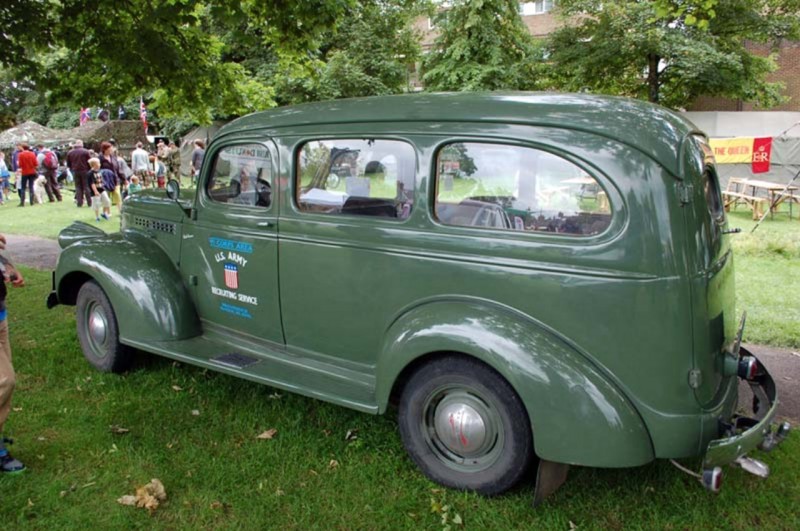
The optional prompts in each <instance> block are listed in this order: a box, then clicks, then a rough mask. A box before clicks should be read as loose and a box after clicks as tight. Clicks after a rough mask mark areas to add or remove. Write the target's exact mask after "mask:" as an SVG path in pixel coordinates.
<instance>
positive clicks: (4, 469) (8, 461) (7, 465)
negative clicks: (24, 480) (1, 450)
mask: <svg viewBox="0 0 800 531" xmlns="http://www.w3.org/2000/svg"><path fill="white" fill-rule="evenodd" d="M24 470H25V465H24V464H23V463H22V461H20V460H19V459H14V458H13V457H11V454H9V453H8V452H6V455H3V456H0V473H6V474H19V473H20V472H23V471H24Z"/></svg>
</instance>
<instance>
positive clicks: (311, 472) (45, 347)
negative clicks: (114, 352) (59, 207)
mask: <svg viewBox="0 0 800 531" xmlns="http://www.w3.org/2000/svg"><path fill="white" fill-rule="evenodd" d="M23 272H24V274H25V276H26V278H27V281H28V286H27V287H25V288H23V289H18V290H17V289H15V290H11V291H10V293H9V300H8V305H9V312H10V316H9V319H10V321H9V324H10V330H11V337H12V345H13V351H14V360H15V365H16V368H17V373H18V376H17V377H18V388H17V393H16V395H15V398H14V404H13V406H14V408H15V409H14V411H13V412H12V414H11V418H10V421H9V423H8V425H7V434H8V435H12V436H14V437H15V438H16V439H17V441H18V442H17V444H16V445H15V447H14V449H15V454H16V455H17V456H18V457H19V458H21V459H23V460H24V461H25V462H26V463H27V464H28V466H29V470H28V471H27V472H26V473H25V474H23V475H19V476H4V477H0V498H2V502H1V503H0V522H2V523H3V524H4V527H5V528H7V529H13V528H31V529H33V528H35V529H83V528H92V529H120V528H126V529H128V528H129V529H152V528H166V529H198V528H203V529H212V528H236V529H264V528H270V529H283V528H295V529H304V528H325V529H329V528H340V529H375V528H384V529H385V528H401V529H420V528H423V529H443V528H444V526H443V525H442V521H443V515H444V514H446V515H447V519H448V523H450V524H452V520H453V518H454V517H455V515H456V514H457V515H459V517H460V519H461V520H462V521H463V524H462V525H453V527H452V528H453V529H459V528H461V527H463V528H465V529H467V528H469V529H516V528H527V529H532V528H539V527H542V528H552V529H570V526H571V523H574V524H575V525H577V526H578V527H579V528H623V527H630V528H679V529H686V528H705V529H711V528H755V527H759V528H767V529H769V528H782V529H798V528H800V511H798V507H800V475H798V474H797V470H800V436H798V435H797V434H796V433H793V434H792V436H791V437H790V438H789V440H788V441H786V443H784V445H783V446H781V447H780V448H779V449H777V450H775V451H774V452H772V453H771V454H762V455H763V458H764V459H765V461H766V462H767V463H768V464H769V465H770V467H771V468H772V471H773V473H772V476H771V477H770V478H769V479H768V480H766V481H763V480H760V479H758V478H755V477H753V476H751V475H749V474H746V473H744V472H742V471H741V470H738V469H729V470H727V471H726V481H725V483H726V484H725V487H724V488H723V490H722V492H721V493H720V494H719V495H718V496H714V495H711V494H707V493H706V492H705V491H704V490H703V489H702V488H701V487H700V486H699V485H698V484H697V483H696V482H695V480H693V479H692V478H690V477H688V476H686V475H684V474H682V473H681V472H679V471H678V470H676V469H674V468H673V467H672V466H671V465H670V464H669V463H666V462H659V463H655V464H652V465H649V466H645V467H641V468H638V469H632V470H624V471H623V470H600V469H582V468H573V469H572V471H571V472H570V479H569V480H568V482H567V483H566V484H565V485H564V486H563V487H562V489H561V490H560V491H558V492H557V493H556V495H555V496H554V497H553V498H552V499H551V501H550V502H549V503H548V504H546V505H545V506H543V507H541V508H539V509H537V510H533V509H531V507H530V491H531V486H530V485H525V486H524V487H522V488H521V489H520V490H518V491H516V492H513V493H511V494H509V495H506V496H502V497H500V498H496V499H485V498H481V497H479V496H476V495H473V494H466V493H460V492H455V491H451V490H446V489H441V488H439V487H437V486H436V485H434V484H433V483H431V482H429V481H428V480H426V479H425V478H424V477H423V476H422V475H421V474H420V473H419V472H418V471H417V470H416V469H415V467H414V465H413V464H412V462H411V461H410V459H409V458H408V457H406V454H405V451H404V450H403V448H402V445H401V442H400V439H399V436H398V433H397V427H396V424H395V421H394V418H393V416H392V415H388V416H386V417H373V416H370V415H366V414H361V413H356V412H352V411H349V410H346V409H344V408H340V407H336V406H332V405H328V404H326V403H323V402H319V401H315V400H312V399H308V398H303V397H300V396H295V395H291V394H288V393H284V392H276V391H275V390H274V389H271V388H269V387H266V386H262V385H258V384H254V383H250V382H247V381H244V380H239V379H236V378H233V377H229V376H224V375H221V374H217V373H213V372H208V371H205V370H202V369H198V368H194V367H192V366H188V365H182V364H178V363H173V362H171V361H167V360H165V359H161V358H155V357H149V356H143V359H142V361H141V362H140V363H139V365H138V366H137V368H136V369H134V370H133V371H131V372H129V373H127V374H125V375H123V376H117V375H109V374H101V373H97V372H95V371H94V370H93V369H92V368H90V366H89V365H88V363H86V362H85V361H84V360H83V358H82V355H81V353H80V349H79V346H78V341H77V338H76V334H75V321H74V313H73V309H72V308H67V307H57V308H55V309H54V310H50V311H48V310H46V309H45V308H44V299H45V295H46V293H47V291H48V290H49V282H50V279H49V274H48V273H47V272H43V271H33V270H29V269H23ZM193 410H196V412H197V413H198V414H197V415H195V414H193ZM111 426H116V427H121V428H125V429H128V430H130V431H129V432H128V433H126V434H116V433H113V432H112V429H111V428H110V427H111ZM268 429H276V430H277V435H276V436H275V437H274V438H273V439H272V440H259V439H257V438H256V436H257V435H258V434H260V433H262V432H264V431H265V430H268ZM353 430H357V431H355V432H354V433H355V434H356V438H355V439H350V440H346V434H347V433H348V432H349V431H353ZM151 478H158V479H160V480H161V481H162V482H163V484H164V486H165V488H166V491H167V494H168V496H169V499H168V500H167V501H166V502H165V503H164V504H163V505H162V506H161V507H159V508H158V509H157V510H156V511H155V512H154V514H152V515H149V514H148V513H147V512H146V511H145V510H143V509H136V508H132V507H125V506H122V505H119V504H118V503H117V502H116V500H117V498H119V497H120V496H122V495H125V494H133V493H134V491H135V489H136V487H138V486H141V485H144V484H145V483H147V482H148V481H150V479H151Z"/></svg>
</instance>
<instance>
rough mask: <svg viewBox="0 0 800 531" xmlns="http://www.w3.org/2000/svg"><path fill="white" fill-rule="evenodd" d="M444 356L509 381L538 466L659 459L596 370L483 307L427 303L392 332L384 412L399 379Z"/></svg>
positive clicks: (631, 412)
mask: <svg viewBox="0 0 800 531" xmlns="http://www.w3.org/2000/svg"><path fill="white" fill-rule="evenodd" d="M439 352H460V353H463V354H467V355H470V356H473V357H475V358H478V359H480V360H482V361H483V362H485V363H486V364H488V365H489V366H491V367H493V368H494V369H495V370H496V371H498V372H499V373H500V374H502V375H503V377H505V378H506V379H507V380H508V381H509V383H510V384H511V385H512V386H513V387H514V389H515V390H516V391H517V393H518V394H519V396H520V398H521V399H522V401H523V403H524V404H525V407H526V408H527V411H528V415H529V417H530V422H531V426H532V428H533V433H534V446H535V449H536V454H537V455H538V456H539V457H540V458H541V459H545V460H548V461H554V462H558V463H569V464H575V465H584V466H594V467H623V466H638V465H642V464H644V463H648V462H650V461H652V460H653V458H654V454H653V446H652V443H651V440H650V436H649V434H648V431H647V429H646V427H645V425H644V422H643V421H642V419H641V417H640V416H639V414H638V412H637V411H636V409H635V408H634V407H633V405H632V404H631V403H630V401H629V400H628V399H627V398H626V397H625V396H624V395H623V394H622V392H620V390H619V389H618V388H617V387H616V386H615V385H614V384H612V383H611V382H610V381H609V380H608V378H607V377H605V376H604V375H603V373H602V372H601V371H600V370H599V369H598V368H597V367H596V366H595V365H594V364H592V363H591V362H590V361H589V360H588V359H587V358H586V357H585V356H584V355H582V354H580V353H579V352H578V351H577V350H576V349H575V348H573V347H572V346H570V345H569V344H568V343H567V342H566V341H564V340H563V339H560V338H559V337H558V336H556V335H555V334H554V333H552V332H550V331H548V330H547V329H545V328H544V327H543V326H542V325H540V324H539V323H537V322H535V321H534V320H532V319H530V318H528V317H526V316H524V315H522V314H520V313H518V312H516V311H515V310H512V309H510V308H506V307H502V306H499V305H495V304H493V303H487V302H484V301H475V300H449V301H435V302H428V303H425V304H423V305H420V306H417V307H415V308H413V309H411V310H409V311H407V312H406V313H404V314H403V315H402V316H401V317H400V318H399V319H397V320H396V321H395V322H394V323H393V324H392V326H391V327H390V329H389V330H388V332H387V335H386V341H385V343H384V345H383V349H382V351H381V355H380V358H379V360H378V366H377V388H376V398H377V401H378V405H379V407H380V409H381V411H383V410H385V409H386V407H387V404H388V400H389V396H390V394H391V392H392V388H393V386H394V383H395V382H396V381H397V379H398V377H399V376H400V375H401V373H402V371H403V370H404V369H405V368H406V367H408V366H409V365H410V364H411V363H413V362H414V361H415V360H419V359H421V358H422V357H423V356H426V355H429V354H431V353H439Z"/></svg>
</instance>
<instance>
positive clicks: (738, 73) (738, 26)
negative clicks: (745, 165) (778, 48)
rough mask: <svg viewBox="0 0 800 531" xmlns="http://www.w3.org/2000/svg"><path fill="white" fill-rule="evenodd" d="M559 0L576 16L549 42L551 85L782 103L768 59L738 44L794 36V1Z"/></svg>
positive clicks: (671, 99) (799, 31)
mask: <svg viewBox="0 0 800 531" xmlns="http://www.w3.org/2000/svg"><path fill="white" fill-rule="evenodd" d="M558 5H559V10H560V13H561V15H563V16H564V17H565V18H567V19H568V20H573V21H574V20H577V22H573V23H567V24H566V25H565V26H564V27H563V28H562V29H560V30H558V31H556V32H554V33H553V34H551V36H550V38H549V40H548V47H549V52H550V55H549V58H550V61H552V69H551V79H550V80H549V82H550V84H551V85H552V86H554V87H558V88H560V89H564V90H573V91H580V90H589V91H592V92H598V93H606V94H619V95H625V96H631V97H637V98H642V99H649V100H650V101H653V102H658V103H661V104H663V105H666V106H669V107H685V106H688V105H689V104H691V102H692V101H693V100H694V99H696V98H697V97H698V96H700V95H708V96H724V97H729V98H735V99H742V100H745V101H749V102H753V103H755V104H757V105H759V106H762V107H770V106H773V105H776V104H779V103H781V102H782V101H783V97H782V96H781V90H782V88H783V87H782V85H781V84H779V83H771V82H768V81H767V80H766V76H767V74H769V73H770V72H772V71H774V70H775V68H776V65H775V62H774V60H773V59H772V58H771V57H761V56H757V55H754V54H753V53H751V52H750V51H748V50H747V49H746V48H745V42H755V43H767V44H774V43H776V42H778V40H780V39H784V38H788V39H796V38H798V37H800V18H798V17H797V16H796V14H797V12H798V8H800V2H798V1H797V0H718V1H716V2H713V1H706V2H703V1H697V0H693V1H686V2H683V1H647V2H642V1H639V0H624V1H621V2H601V1H599V0H562V1H561V2H559V4H558ZM576 17H577V18H576ZM703 21H704V22H703ZM701 22H702V23H701Z"/></svg>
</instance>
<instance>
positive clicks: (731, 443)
mask: <svg viewBox="0 0 800 531" xmlns="http://www.w3.org/2000/svg"><path fill="white" fill-rule="evenodd" d="M741 350H742V354H743V355H747V356H752V354H751V353H750V352H748V351H746V350H745V349H744V348H742V349H741ZM748 383H749V384H750V387H751V389H752V390H753V394H754V399H753V408H752V410H753V416H752V417H745V416H741V415H734V416H733V417H732V418H731V419H730V420H729V421H727V422H724V423H722V426H721V430H720V431H721V432H722V433H724V434H725V437H723V438H720V439H715V440H713V441H711V442H710V443H708V447H707V448H706V451H705V454H704V456H703V468H704V469H711V468H713V467H716V466H721V465H725V464H729V463H733V462H735V461H736V460H737V459H739V458H740V457H742V456H744V455H745V454H747V453H748V452H751V451H753V450H755V449H756V448H760V449H762V450H767V451H769V450H771V449H772V448H774V447H775V446H776V445H777V444H779V443H780V442H781V441H782V440H783V437H784V436H785V431H784V430H781V429H777V431H776V426H775V425H774V423H773V421H774V419H775V414H776V413H777V410H778V394H777V391H776V389H775V382H774V381H773V379H772V376H770V374H769V372H767V370H766V368H764V365H763V364H761V363H759V369H758V373H757V374H756V377H755V378H753V379H752V380H748Z"/></svg>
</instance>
